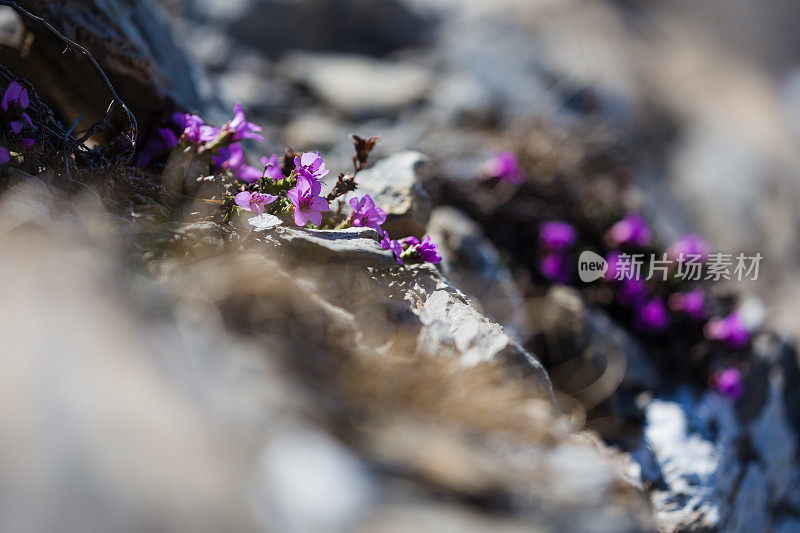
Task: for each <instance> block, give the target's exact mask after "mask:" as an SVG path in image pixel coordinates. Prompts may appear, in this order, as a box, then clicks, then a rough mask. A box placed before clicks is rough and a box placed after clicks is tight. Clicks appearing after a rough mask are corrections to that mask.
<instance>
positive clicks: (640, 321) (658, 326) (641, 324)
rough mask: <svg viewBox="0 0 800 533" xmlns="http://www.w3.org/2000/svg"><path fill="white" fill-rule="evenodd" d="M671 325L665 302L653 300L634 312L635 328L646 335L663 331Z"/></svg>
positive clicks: (657, 299)
mask: <svg viewBox="0 0 800 533" xmlns="http://www.w3.org/2000/svg"><path fill="white" fill-rule="evenodd" d="M668 325H669V315H668V314H667V308H666V307H664V301H663V300H662V299H661V298H658V297H656V298H653V299H652V300H650V301H648V302H647V303H645V304H642V305H640V306H638V307H636V308H635V309H634V311H633V327H634V328H636V329H638V330H639V331H642V332H644V333H656V332H659V331H663V330H665V329H666V328H667V326H668Z"/></svg>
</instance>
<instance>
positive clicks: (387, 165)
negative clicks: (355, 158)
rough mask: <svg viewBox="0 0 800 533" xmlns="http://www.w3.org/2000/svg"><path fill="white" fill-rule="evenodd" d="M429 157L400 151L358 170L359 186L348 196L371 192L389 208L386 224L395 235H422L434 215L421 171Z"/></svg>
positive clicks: (370, 193) (393, 236)
mask: <svg viewBox="0 0 800 533" xmlns="http://www.w3.org/2000/svg"><path fill="white" fill-rule="evenodd" d="M427 161H428V159H427V157H425V156H424V155H422V154H420V153H419V152H400V153H397V154H393V155H391V156H389V157H387V158H386V159H382V160H381V161H378V162H377V163H376V164H374V166H372V167H370V168H367V169H366V170H364V171H362V172H360V173H359V174H358V189H356V190H355V191H354V192H352V193H349V194H348V195H347V196H346V197H345V200H349V199H350V198H352V197H354V196H361V195H363V194H369V195H370V196H371V197H372V199H373V200H375V205H377V206H378V207H380V208H381V209H383V210H384V211H386V214H387V219H386V223H385V224H384V225H383V228H384V229H385V230H386V231H388V232H389V234H390V235H391V236H392V238H395V239H397V238H400V237H405V236H407V235H417V236H422V235H423V234H424V233H425V231H426V228H427V226H428V220H429V219H430V216H431V208H432V204H431V200H430V198H429V197H428V194H427V193H426V192H425V189H424V188H423V187H422V184H421V179H420V172H421V170H422V168H423V167H424V165H425V163H426V162H427Z"/></svg>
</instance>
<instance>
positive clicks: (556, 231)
mask: <svg viewBox="0 0 800 533" xmlns="http://www.w3.org/2000/svg"><path fill="white" fill-rule="evenodd" d="M576 236H577V234H576V232H575V228H573V227H572V226H571V225H569V224H567V223H566V222H561V221H553V222H544V223H543V224H542V225H541V226H540V227H539V244H541V245H542V246H543V247H544V248H547V249H548V250H552V251H563V250H566V249H567V248H569V247H571V246H572V245H573V244H575V238H576Z"/></svg>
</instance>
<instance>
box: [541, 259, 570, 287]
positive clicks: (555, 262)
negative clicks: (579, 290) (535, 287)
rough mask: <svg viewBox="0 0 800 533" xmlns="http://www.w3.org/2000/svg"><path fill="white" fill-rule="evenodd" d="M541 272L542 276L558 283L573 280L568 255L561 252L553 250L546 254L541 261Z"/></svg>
mask: <svg viewBox="0 0 800 533" xmlns="http://www.w3.org/2000/svg"><path fill="white" fill-rule="evenodd" d="M539 272H541V273H542V276H544V277H545V278H547V279H549V280H550V281H555V282H558V283H569V282H570V281H571V280H572V270H571V268H570V265H569V262H568V261H567V258H566V256H564V255H563V254H561V253H559V252H551V253H549V254H547V255H546V256H544V259H542V262H541V263H539Z"/></svg>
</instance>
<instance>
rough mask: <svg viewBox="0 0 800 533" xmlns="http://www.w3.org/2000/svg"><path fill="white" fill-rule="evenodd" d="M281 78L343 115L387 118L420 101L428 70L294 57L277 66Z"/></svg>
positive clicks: (330, 56) (346, 57)
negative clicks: (293, 82) (304, 88)
mask: <svg viewBox="0 0 800 533" xmlns="http://www.w3.org/2000/svg"><path fill="white" fill-rule="evenodd" d="M278 71H279V73H280V74H281V75H283V76H286V77H288V78H290V79H292V80H294V81H296V82H298V83H301V84H303V85H305V86H308V87H309V88H310V89H311V91H312V92H313V93H314V94H315V95H316V96H317V97H318V98H319V99H320V100H321V101H322V102H323V103H325V104H327V105H330V106H333V107H334V108H336V109H338V110H340V111H341V112H343V113H346V114H349V115H354V116H364V115H387V114H391V113H394V112H396V111H397V110H398V109H400V108H401V107H405V106H407V105H409V104H413V103H414V102H416V101H418V100H420V99H421V98H422V97H423V95H425V93H426V92H427V90H428V86H429V84H430V80H431V77H432V74H431V72H430V71H429V70H427V69H423V68H419V67H416V66H414V65H410V64H405V63H391V62H388V61H385V60H383V61H382V60H377V59H370V58H367V57H360V56H349V55H333V54H325V55H322V54H313V55H312V54H307V53H295V54H291V55H289V56H287V57H286V58H284V59H283V60H282V61H281V63H280V65H279V66H278Z"/></svg>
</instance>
